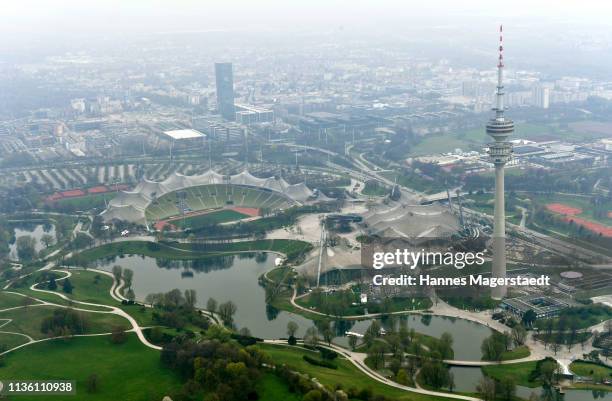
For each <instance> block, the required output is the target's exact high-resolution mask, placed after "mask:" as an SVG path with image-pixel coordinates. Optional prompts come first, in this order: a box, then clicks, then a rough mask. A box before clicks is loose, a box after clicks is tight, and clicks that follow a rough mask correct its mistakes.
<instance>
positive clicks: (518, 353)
mask: <svg viewBox="0 0 612 401" xmlns="http://www.w3.org/2000/svg"><path fill="white" fill-rule="evenodd" d="M529 355H531V351H529V347H527V346H526V345H521V346H520V347H516V348H515V349H513V350H511V351H506V352H504V353H503V354H502V361H509V360H512V359H521V358H527V357H528V356H529Z"/></svg>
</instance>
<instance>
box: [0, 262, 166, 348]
mask: <svg viewBox="0 0 612 401" xmlns="http://www.w3.org/2000/svg"><path fill="white" fill-rule="evenodd" d="M91 270H93V271H96V272H98V273H102V274H106V275H108V276H111V277H112V278H113V285H112V286H111V288H110V290H109V294H110V296H111V297H112V298H113V299H114V300H116V301H119V302H121V301H122V300H124V298H123V297H122V296H121V295H120V294H119V293H118V290H119V289H120V288H121V287H122V286H123V285H124V283H123V280H121V283H118V282H117V280H116V279H115V277H114V276H113V275H112V274H111V273H109V272H105V271H102V270H95V269H91ZM57 271H58V272H62V273H65V276H64V277H62V278H59V279H57V281H60V280H65V279H66V278H68V277H70V276H72V272H70V271H66V270H57ZM38 284H39V283H36V284H33V285H32V286H31V287H30V289H31V290H32V291H36V292H41V293H47V294H52V295H54V296H57V297H59V298H61V299H63V300H65V301H68V302H70V303H71V304H77V305H84V306H90V307H96V308H100V309H105V308H106V309H108V310H95V309H87V308H83V307H74V306H71V305H70V306H69V305H62V304H58V303H54V302H48V301H44V300H42V299H39V298H36V297H32V296H29V295H25V294H22V293H19V292H15V291H4V292H6V293H9V294H14V295H18V296H21V297H24V298H29V299H31V300H33V301H36V302H38V303H37V304H34V305H28V306H25V305H24V306H17V307H13V308H7V309H3V310H0V312H5V311H8V310H14V309H20V308H30V307H38V306H53V307H56V308H71V309H73V310H76V311H80V312H87V313H103V314H113V315H117V316H121V317H122V318H124V319H126V320H127V321H128V322H129V323H130V325H131V329H129V330H126V332H128V333H129V332H133V333H136V336H137V337H138V339H139V340H140V342H141V343H142V344H143V345H145V346H146V347H149V348H152V349H155V350H158V351H159V350H161V349H162V347H160V346H158V345H155V344H152V343H150V342H149V340H147V338H146V337H145V335H144V333H143V331H142V330H143V328H142V327H141V326H140V325H139V324H138V322H137V321H136V319H134V318H133V317H132V316H131V315H130V314H128V313H127V312H125V311H124V310H123V309H121V308H118V307H116V306H110V305H104V304H97V303H93V302H84V301H77V300H75V299H73V298H69V297H68V296H66V295H64V294H61V293H59V292H55V291H49V290H42V289H39V288H36V287H37V286H38ZM118 294H119V295H118ZM0 320H5V323H4V324H2V325H1V326H0V328H2V327H3V326H5V325H7V324H8V323H10V321H11V320H10V319H0ZM0 333H5V334H16V335H22V336H25V337H27V338H28V340H29V341H28V342H26V343H24V344H20V345H18V346H16V347H13V348H11V349H9V350H7V351H4V352H2V353H0V355H4V354H8V353H9V352H12V351H15V350H17V349H19V348H22V347H25V346H27V345H31V344H34V343H39V342H43V341H49V340H53V339H58V338H71V337H94V336H104V335H110V334H111V333H93V334H75V335H69V336H59V337H49V338H44V339H40V340H34V339H33V338H32V337H30V336H28V335H26V334H23V333H17V332H6V331H0Z"/></svg>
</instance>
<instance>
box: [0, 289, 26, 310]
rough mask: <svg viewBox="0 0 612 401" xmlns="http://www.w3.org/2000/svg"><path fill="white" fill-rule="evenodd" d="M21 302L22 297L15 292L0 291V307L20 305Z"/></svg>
mask: <svg viewBox="0 0 612 401" xmlns="http://www.w3.org/2000/svg"><path fill="white" fill-rule="evenodd" d="M23 303H24V297H21V296H19V295H15V294H10V293H8V292H0V309H7V308H13V307H15V306H22V305H23Z"/></svg>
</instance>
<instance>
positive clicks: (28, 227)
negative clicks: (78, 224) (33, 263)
mask: <svg viewBox="0 0 612 401" xmlns="http://www.w3.org/2000/svg"><path fill="white" fill-rule="evenodd" d="M13 231H14V232H15V242H13V243H12V244H10V245H9V249H10V251H9V258H11V259H12V260H19V257H18V256H17V239H18V238H19V237H24V236H30V237H33V238H34V239H35V240H36V246H35V249H36V252H40V251H42V250H43V249H45V245H44V244H43V243H42V242H41V240H40V239H41V238H42V236H43V235H45V234H49V235H51V236H52V237H53V240H54V241H55V240H56V237H55V226H54V225H53V224H48V223H47V224H42V223H19V224H16V225H14V228H13Z"/></svg>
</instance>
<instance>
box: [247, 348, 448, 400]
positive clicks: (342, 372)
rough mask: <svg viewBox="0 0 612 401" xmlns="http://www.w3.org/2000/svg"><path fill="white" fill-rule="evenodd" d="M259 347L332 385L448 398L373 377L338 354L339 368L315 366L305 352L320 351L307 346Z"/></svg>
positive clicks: (397, 397) (393, 395)
mask: <svg viewBox="0 0 612 401" xmlns="http://www.w3.org/2000/svg"><path fill="white" fill-rule="evenodd" d="M257 346H258V347H259V348H261V349H263V350H264V351H265V352H266V353H267V354H268V355H270V356H271V357H272V360H273V361H274V363H276V364H286V365H287V366H291V367H292V368H294V369H296V370H297V371H299V372H302V373H307V374H308V375H310V376H311V377H316V378H317V380H318V381H319V382H320V383H322V384H324V385H329V386H332V387H333V386H334V385H335V384H342V385H343V386H344V388H346V389H349V388H351V387H354V388H357V389H363V388H370V389H372V391H373V392H374V393H375V394H381V395H385V396H387V397H390V398H391V399H393V400H397V401H409V400H410V401H434V400H435V401H443V400H448V399H447V398H440V397H431V396H428V395H422V394H417V393H413V392H408V391H403V390H400V389H396V388H393V387H390V386H387V385H385V384H382V383H379V382H378V381H376V380H374V379H371V378H370V377H368V376H366V375H365V374H364V373H362V372H361V371H360V370H359V369H357V368H356V367H355V365H353V364H352V363H351V362H350V361H348V360H346V359H344V358H341V357H338V359H337V360H335V361H334V362H335V364H336V365H337V366H338V369H328V368H323V367H320V366H314V365H311V364H309V363H308V362H306V361H304V359H302V356H304V355H310V356H311V357H315V358H318V357H319V353H318V352H313V351H309V350H305V349H303V348H297V347H286V346H278V345H271V344H259V345H257Z"/></svg>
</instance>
